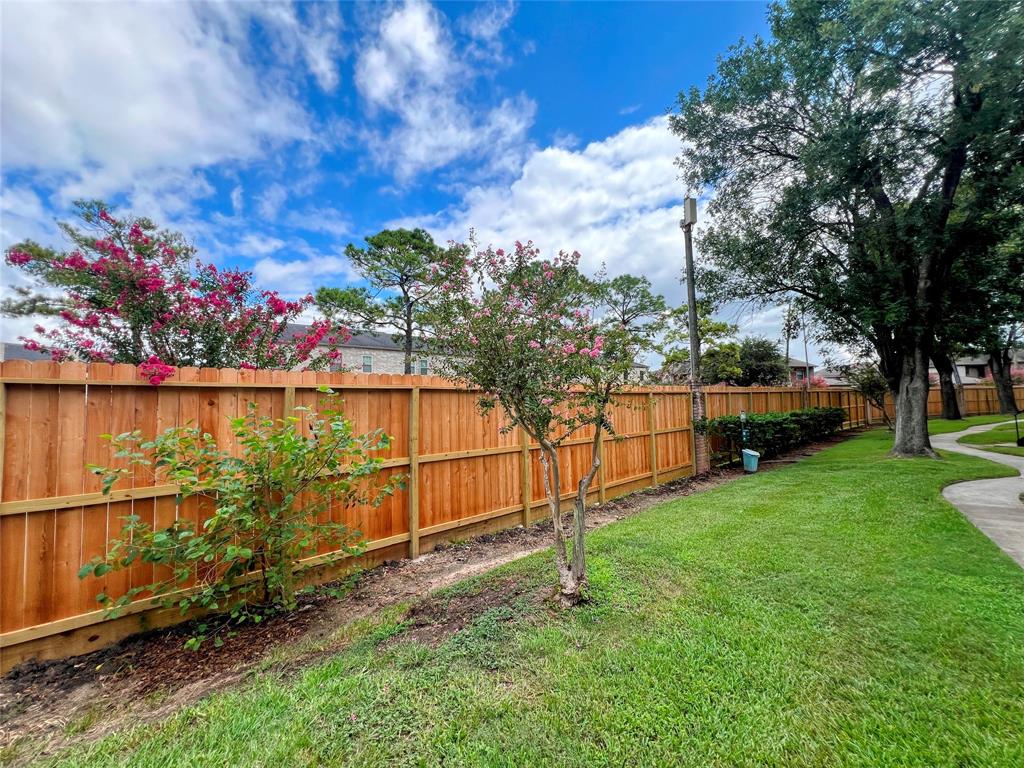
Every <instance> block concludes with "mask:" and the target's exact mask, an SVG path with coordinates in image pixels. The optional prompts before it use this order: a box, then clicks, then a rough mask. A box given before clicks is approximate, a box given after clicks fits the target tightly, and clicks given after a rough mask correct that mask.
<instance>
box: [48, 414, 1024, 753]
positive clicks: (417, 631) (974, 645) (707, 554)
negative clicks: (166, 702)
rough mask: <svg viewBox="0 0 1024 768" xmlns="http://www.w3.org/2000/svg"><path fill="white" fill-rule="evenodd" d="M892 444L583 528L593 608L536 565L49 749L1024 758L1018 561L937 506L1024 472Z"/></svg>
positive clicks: (1023, 629)
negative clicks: (899, 456)
mask: <svg viewBox="0 0 1024 768" xmlns="http://www.w3.org/2000/svg"><path fill="white" fill-rule="evenodd" d="M888 447H889V436H888V435H887V434H886V433H885V432H884V431H874V432H870V433H866V434H863V435H861V436H859V437H856V438H855V439H852V440H850V441H848V442H845V443H842V444H839V445H836V446H834V447H832V448H830V449H828V450H826V451H824V452H822V453H820V454H818V455H816V456H814V457H812V458H810V459H808V460H806V461H803V462H801V463H799V464H797V465H794V466H791V467H787V468H784V469H780V470H776V471H772V472H765V473H760V474H757V475H754V476H750V477H745V478H742V479H740V480H738V481H736V482H734V483H731V484H729V485H726V486H723V487H720V488H718V489H715V490H712V491H710V492H707V493H703V494H699V495H695V496H691V497H688V498H684V499H680V500H677V501H672V502H669V503H666V504H664V505H661V506H659V507H656V508H654V509H652V510H650V511H648V512H645V513H642V514H640V515H637V516H636V517H633V518H631V519H628V520H625V521H623V522H620V523H617V524H614V525H611V526H608V527H607V528H604V529H602V530H600V531H597V532H594V533H593V534H592V535H590V537H589V546H590V548H591V549H590V573H591V582H592V585H593V601H592V603H591V604H589V605H587V606H585V607H583V608H580V609H578V610H574V611H570V612H559V611H555V610H553V609H551V608H550V607H549V605H547V604H544V603H543V602H541V603H538V601H537V600H536V598H535V596H534V594H533V593H534V592H535V591H536V589H538V588H540V587H543V586H545V585H548V584H550V583H552V568H551V565H550V562H549V555H548V554H545V555H540V556H533V557H530V558H527V559H525V560H523V561H519V562H517V563H514V564H512V565H510V566H506V567H504V568H502V569H499V570H498V571H496V572H494V573H491V574H488V575H487V576H485V577H482V578H478V579H475V580H472V581H470V582H466V583H464V584H460V585H458V586H457V587H456V588H454V589H450V590H448V591H447V592H445V593H443V601H442V602H447V603H449V605H450V606H456V605H460V604H464V603H466V602H467V600H469V599H470V598H471V596H472V595H474V594H477V595H478V596H485V595H487V594H489V593H492V592H494V593H507V592H510V591H511V592H512V593H514V594H511V595H510V596H507V597H506V598H503V599H502V600H500V601H498V602H494V603H492V604H491V605H490V607H489V608H486V610H483V612H482V613H480V614H479V615H476V616H475V618H473V617H470V618H469V623H468V624H466V625H465V626H464V627H463V628H462V629H461V630H460V631H457V632H454V633H452V634H449V635H447V636H446V637H436V636H435V637H433V638H432V639H431V638H427V637H426V636H425V635H423V634H421V633H422V631H423V627H422V626H419V627H414V628H412V629H410V628H409V624H416V623H417V622H415V621H407V620H406V619H405V618H404V612H403V611H391V612H390V613H387V614H386V615H383V616H379V617H377V618H376V619H375V620H373V621H370V622H366V623H365V624H363V625H361V626H360V627H359V628H358V629H357V630H348V631H347V635H346V636H347V637H348V638H349V645H348V646H347V647H345V648H344V649H343V650H342V651H340V652H339V654H337V655H335V656H333V657H331V658H330V659H328V660H326V661H322V662H320V663H318V664H317V665H315V666H312V667H307V668H305V669H302V670H298V671H295V670H285V671H284V672H280V671H275V672H272V673H271V672H265V673H263V674H262V675H261V676H259V677H258V678H257V679H255V680H254V681H253V682H252V683H251V684H248V685H247V686H245V687H242V688H238V689H235V690H233V691H230V692H227V693H223V694H218V695H215V696H212V697H210V698H208V699H206V700H204V701H202V702H201V703H199V704H198V705H196V706H194V707H193V708H191V709H189V710H188V711H185V712H183V713H180V714H179V715H177V716H175V717H174V718H172V719H171V720H169V721H167V722H165V723H164V724H162V725H159V726H145V727H138V728H136V729H134V730H130V731H125V732H120V733H115V734H113V735H112V736H109V737H107V738H106V739H105V740H103V741H100V742H98V743H96V744H94V745H93V746H91V747H88V748H79V749H78V750H76V751H75V752H73V753H70V754H65V755H63V756H61V757H60V758H59V760H58V762H59V764H61V765H68V766H71V765H75V766H84V765H88V766H108V765H125V766H127V765H131V766H140V767H141V766H153V767H154V768H171V767H172V766H196V765H202V766H222V765H232V766H248V765H259V766H285V765H287V766H315V765H323V766H341V765H346V766H347V765H352V766H371V765H372V766H377V765H379V766H407V765H408V766H413V765H428V766H429V765H445V766H462V765H486V766H543V765H551V766H601V765H616V766H673V765H694V766H712V765H749V766H773V765H774V766H803V765H817V766H835V765H921V766H925V765H927V766H940V765H949V766H954V765H957V766H960V765H973V766H1020V765H1024V572H1022V571H1021V569H1019V568H1018V567H1017V566H1016V565H1014V563H1013V562H1012V561H1011V560H1010V559H1009V558H1008V557H1006V556H1004V555H1003V554H1002V553H1001V552H1000V551H999V550H998V549H997V548H996V547H995V546H994V545H993V544H992V543H991V542H990V541H989V540H988V539H987V538H985V536H983V535H982V534H980V533H979V532H978V531H976V530H975V529H974V528H973V527H972V526H971V525H970V524H969V523H968V522H967V521H966V520H965V519H964V518H963V517H961V515H960V514H959V513H957V511H956V510H954V509H953V508H952V507H951V506H949V505H947V504H946V503H945V502H944V501H943V500H942V499H941V497H940V495H939V491H940V489H941V488H942V486H943V485H945V484H947V483H950V482H953V481H955V480H959V479H967V478H980V477H993V476H999V475H1002V474H1008V473H1010V470H1009V469H1007V468H1004V467H1000V466H997V465H995V464H993V463H990V462H986V461H984V460H980V459H974V458H970V457H965V456H956V455H950V456H947V457H946V458H945V459H944V460H942V461H934V460H927V459H921V460H896V459H890V458H887V456H886V452H887V449H888ZM420 623H421V622H420ZM410 632H412V635H413V637H419V638H420V640H416V639H412V638H410V636H409V633H410ZM403 635H404V637H403Z"/></svg>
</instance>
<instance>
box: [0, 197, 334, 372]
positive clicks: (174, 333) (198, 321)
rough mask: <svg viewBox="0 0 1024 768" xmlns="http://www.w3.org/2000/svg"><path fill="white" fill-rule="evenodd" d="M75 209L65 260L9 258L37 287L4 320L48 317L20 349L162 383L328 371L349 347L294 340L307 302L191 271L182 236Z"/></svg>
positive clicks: (15, 251) (215, 272)
mask: <svg viewBox="0 0 1024 768" xmlns="http://www.w3.org/2000/svg"><path fill="white" fill-rule="evenodd" d="M76 210H77V213H78V217H79V224H78V226H74V225H72V224H69V223H63V222H62V223H61V224H60V228H61V230H62V232H63V233H64V235H65V236H66V237H67V238H68V240H69V241H70V242H71V245H72V247H71V249H70V250H66V251H60V250H55V249H53V248H48V247H45V246H42V245H39V244H38V243H34V242H30V241H29V242H23V243H19V244H17V245H14V246H12V247H11V248H9V249H8V251H7V254H6V259H7V262H8V263H9V264H11V265H12V266H14V267H17V268H19V269H21V270H23V271H24V272H26V273H27V274H28V275H30V276H32V277H33V278H34V279H35V281H36V285H35V289H34V290H33V289H27V290H23V291H22V292H21V293H20V295H19V296H18V297H17V298H11V299H8V300H6V301H5V302H4V303H3V305H2V307H0V311H2V312H3V313H4V314H7V315H20V316H25V315H48V316H50V317H51V318H53V322H52V323H50V324H49V327H44V326H43V325H37V326H36V328H35V331H36V335H35V336H34V337H32V338H27V339H24V340H23V341H24V344H25V346H26V347H27V348H29V349H33V350H39V351H44V352H49V353H50V355H51V356H52V357H53V358H54V359H56V360H65V359H74V360H82V361H86V362H109V363H133V364H135V365H140V366H142V371H143V373H144V374H145V375H146V376H147V377H148V378H149V379H150V381H151V383H153V384H159V383H160V382H161V381H163V380H164V379H165V378H166V377H167V376H168V375H170V374H171V372H172V366H199V367H216V368H219V367H226V368H260V369H266V368H272V369H286V370H288V369H293V368H296V367H299V366H303V367H309V368H320V367H326V366H327V365H329V364H330V362H331V361H332V360H334V359H335V358H336V357H337V355H338V351H337V347H338V345H340V344H341V343H343V341H344V340H345V339H347V338H348V332H347V330H346V329H344V328H342V327H339V326H336V325H333V324H332V323H330V322H328V321H323V320H321V321H317V322H314V323H313V324H312V325H311V326H310V327H309V328H308V329H307V330H306V331H305V332H303V333H300V334H298V335H292V334H290V333H289V329H288V324H289V322H291V321H292V320H295V319H296V318H298V316H299V315H300V314H301V313H303V312H304V311H306V310H307V309H308V308H309V307H310V306H311V304H312V301H313V299H312V296H307V297H305V298H301V299H298V300H296V301H289V300H285V299H283V298H282V297H281V296H279V295H278V294H277V293H276V292H275V291H259V290H256V288H255V287H254V286H253V284H252V275H251V274H250V273H248V272H243V271H238V270H221V269H218V268H217V267H216V266H214V265H212V264H204V263H202V262H201V261H199V260H198V259H197V258H196V255H195V254H196V251H195V248H193V247H192V246H191V245H190V244H189V243H188V242H187V241H186V239H185V237H184V236H183V235H181V234H180V233H177V232H169V231H167V230H162V229H159V228H158V227H157V226H156V225H155V224H154V223H153V222H152V221H150V220H149V219H145V218H139V217H133V216H127V217H115V216H114V215H113V214H112V213H111V212H110V209H109V208H108V207H107V206H106V205H105V204H103V203H102V202H99V201H90V202H79V203H76Z"/></svg>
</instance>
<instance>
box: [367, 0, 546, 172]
mask: <svg viewBox="0 0 1024 768" xmlns="http://www.w3.org/2000/svg"><path fill="white" fill-rule="evenodd" d="M509 18H511V13H508V14H507V15H506V16H505V17H504V21H501V18H497V19H495V20H492V21H491V22H490V26H489V27H488V26H486V25H483V22H481V23H480V24H481V25H483V26H482V27H481V28H483V27H486V29H485V30H484V31H485V32H487V33H488V34H490V30H491V29H492V28H495V25H498V24H500V26H497V27H496V28H495V31H494V34H497V32H498V31H500V29H501V27H503V26H504V25H505V24H507V22H508V19H509ZM478 26H479V25H478ZM474 40H476V38H474ZM470 58H474V56H472V55H470V53H469V51H468V47H467V48H466V50H461V49H460V48H459V47H458V45H457V44H456V40H455V39H454V37H453V35H452V33H451V31H450V30H449V29H448V27H447V26H446V24H445V21H444V19H443V17H442V16H441V14H440V13H438V12H437V11H436V10H435V9H434V8H433V7H432V6H430V5H428V4H427V3H424V2H422V1H421V0H408V2H406V3H405V4H404V5H401V6H398V7H395V8H394V9H392V10H391V11H390V12H388V13H387V14H385V15H384V16H383V17H382V18H381V19H380V20H379V22H378V23H377V24H376V26H375V28H374V30H373V32H372V33H371V35H370V36H369V38H368V39H367V40H366V41H365V42H364V44H363V46H362V49H361V50H360V51H359V54H358V57H357V60H356V72H355V82H356V86H357V88H358V89H359V93H360V94H361V95H362V97H363V99H364V100H365V101H366V104H367V106H368V108H369V111H370V113H371V114H377V115H379V116H382V117H383V122H385V123H393V125H388V126H386V127H384V128H377V129H375V130H369V131H366V132H364V140H365V141H366V143H367V145H368V146H369V148H370V150H371V152H372V153H373V156H374V157H375V158H376V160H377V162H378V164H380V165H383V166H385V167H388V168H390V169H392V170H393V171H394V173H395V174H396V176H397V177H398V179H399V181H407V180H408V179H410V178H411V177H413V176H415V175H416V174H418V173H420V172H423V171H430V170H435V169H438V168H443V167H445V166H447V165H449V164H450V163H452V162H453V161H454V160H456V159H459V158H464V157H469V156H476V157H479V158H482V157H484V156H485V155H486V158H487V161H488V166H489V168H490V169H491V170H492V171H502V170H507V169H508V167H509V166H510V165H511V164H514V163H518V162H519V161H521V158H522V156H523V151H524V150H525V148H526V146H527V135H526V134H527V131H528V130H529V128H530V126H531V125H532V123H533V118H534V113H535V109H536V105H535V104H534V103H533V102H532V101H531V100H530V99H529V98H527V97H526V96H525V95H522V94H520V95H519V96H517V97H515V98H506V99H503V100H502V101H501V103H500V104H499V105H498V106H496V107H492V108H491V109H486V108H484V109H481V108H479V107H478V106H477V105H474V104H471V103H470V102H469V100H468V99H467V98H466V93H467V91H468V90H469V85H470V84H471V83H472V82H473V80H475V79H476V78H477V77H478V76H479V75H480V73H479V72H478V71H477V70H476V69H475V68H474V67H473V66H472V65H471V64H470V62H469V60H468V59H470Z"/></svg>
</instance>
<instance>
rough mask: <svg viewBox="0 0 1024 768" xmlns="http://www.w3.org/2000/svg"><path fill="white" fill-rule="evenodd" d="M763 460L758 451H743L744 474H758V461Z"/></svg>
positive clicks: (745, 449) (746, 449) (747, 449)
mask: <svg viewBox="0 0 1024 768" xmlns="http://www.w3.org/2000/svg"><path fill="white" fill-rule="evenodd" d="M759 458H761V454H760V453H758V452H757V451H752V450H750V449H749V448H744V449H743V471H744V472H757V460H758V459H759Z"/></svg>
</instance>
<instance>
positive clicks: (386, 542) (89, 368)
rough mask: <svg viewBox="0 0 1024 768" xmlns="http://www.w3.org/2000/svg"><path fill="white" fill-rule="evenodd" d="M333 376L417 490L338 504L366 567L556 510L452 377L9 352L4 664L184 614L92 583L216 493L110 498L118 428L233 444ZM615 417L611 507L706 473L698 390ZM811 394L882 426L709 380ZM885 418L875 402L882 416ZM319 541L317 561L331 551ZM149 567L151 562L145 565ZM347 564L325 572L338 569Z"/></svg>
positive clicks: (125, 575)
mask: <svg viewBox="0 0 1024 768" xmlns="http://www.w3.org/2000/svg"><path fill="white" fill-rule="evenodd" d="M320 386H329V387H332V388H333V389H335V390H337V391H339V392H340V393H341V394H342V397H343V399H344V410H345V412H346V413H347V414H348V415H349V416H350V417H351V419H352V420H353V422H354V427H355V429H357V430H358V431H360V432H365V431H370V430H373V429H376V428H381V429H383V430H384V431H385V432H387V433H388V434H389V435H390V436H391V437H392V441H391V445H390V448H388V449H387V450H386V451H382V452H380V454H379V455H380V458H382V460H383V463H384V468H385V472H386V473H388V474H389V475H390V474H394V473H398V474H402V475H405V476H406V477H407V483H406V488H405V489H404V490H402V491H400V492H398V493H396V494H395V495H393V496H392V497H390V498H389V499H388V500H387V501H385V503H384V504H383V505H382V506H380V507H379V508H376V509H369V508H356V509H351V508H349V509H332V510H331V511H330V515H331V516H332V519H337V520H339V521H342V522H345V523H346V525H348V526H350V527H351V528H353V529H357V530H358V531H360V532H361V534H362V536H363V538H364V540H365V547H364V551H365V553H366V554H365V555H364V556H363V562H364V563H366V564H372V563H374V562H378V561H381V560H387V559H396V558H401V557H405V556H407V555H411V556H416V555H417V554H418V553H419V552H420V551H426V550H429V549H431V548H433V547H434V546H435V545H436V544H438V543H440V542H443V541H445V540H451V539H453V538H463V537H468V536H474V535H479V534H481V533H486V532H489V531H494V530H500V529H502V528H508V527H512V526H515V525H521V524H530V523H533V522H535V521H537V520H539V519H543V518H545V517H546V516H547V514H546V512H545V508H544V491H543V483H542V475H541V468H540V464H539V461H538V456H539V449H538V447H537V446H536V445H535V444H531V442H530V441H528V440H526V439H525V436H524V435H523V434H522V433H520V432H517V431H512V432H508V431H505V430H503V429H502V427H503V426H504V425H503V421H502V419H501V417H500V415H498V414H494V413H492V414H490V415H488V416H481V415H480V414H479V412H478V411H477V407H476V401H477V395H476V394H475V393H473V392H470V391H466V390H465V389H461V388H459V387H456V386H454V385H452V384H451V383H450V382H447V381H445V380H443V379H440V378H438V377H432V376H400V375H388V374H351V373H314V372H308V371H304V372H286V371H251V370H232V369H196V368H182V369H179V370H177V371H175V373H174V375H173V377H172V378H170V379H169V380H168V381H167V382H165V383H164V384H163V385H161V386H159V387H153V386H150V385H149V384H148V383H147V382H146V381H144V380H142V378H141V377H140V375H139V373H138V371H137V369H136V368H135V367H134V366H130V365H107V364H102V363H101V364H91V365H86V364H82V363H61V364H58V363H53V362H31V363H30V362H28V361H22V360H12V361H7V362H3V363H0V411H2V418H0V669H2V670H4V671H6V670H7V669H10V668H11V666H13V665H14V664H16V663H18V662H20V661H22V660H25V659H28V658H32V657H38V658H54V657H63V656H69V655H74V654H78V653H83V652H86V651H89V650H92V649H94V648H99V647H101V646H103V645H106V644H109V643H111V642H114V641H117V640H119V639H121V638H123V637H125V636H127V635H129V634H132V633H133V632H137V631H139V630H140V629H145V628H150V627H159V626H165V625H169V624H172V623H177V622H180V621H182V620H183V617H182V616H181V615H180V614H179V612H178V611H177V609H170V610H168V609H163V608H159V607H154V606H153V605H152V603H151V601H149V600H145V599H140V600H138V601H137V602H135V603H132V604H131V605H130V606H129V607H128V609H127V610H126V611H125V615H123V616H122V617H120V618H117V619H113V620H110V619H107V618H106V617H105V615H104V612H103V611H102V610H99V609H98V604H97V602H96V595H97V594H98V593H99V592H101V591H105V592H106V594H108V595H110V596H112V597H117V596H119V595H120V594H124V593H125V592H126V591H128V590H130V589H131V588H132V587H135V586H138V585H144V584H149V583H151V582H152V581H153V573H152V569H153V567H154V566H152V565H151V564H150V565H147V564H144V563H139V564H138V566H137V567H136V566H133V567H132V568H129V569H126V570H122V571H116V572H113V573H108V574H106V575H105V576H103V577H102V578H94V577H91V576H90V577H88V578H86V579H84V580H80V579H79V578H78V571H79V569H80V567H81V565H82V564H83V563H85V562H87V561H89V560H90V559H91V558H92V557H94V556H97V555H103V554H104V553H105V552H106V548H107V546H108V542H109V541H110V540H111V538H113V537H114V536H116V535H117V533H118V532H119V530H120V528H121V520H122V518H124V517H126V516H128V515H133V514H134V515H139V516H140V518H141V519H143V520H145V521H148V522H149V523H150V524H153V525H157V526H159V525H161V524H163V525H167V524H169V523H170V522H171V521H173V520H175V519H180V518H183V517H184V518H188V519H191V520H194V521H195V522H196V524H201V523H202V521H203V520H205V519H206V518H207V516H208V515H209V514H210V511H211V509H210V507H209V506H208V502H207V501H205V500H200V499H197V498H195V497H192V498H187V499H184V500H179V499H178V496H177V487H176V486H174V485H172V484H166V483H165V484H157V483H154V481H153V479H152V478H151V477H146V476H144V473H142V472H138V473H135V474H133V475H132V476H131V477H130V478H129V479H128V482H127V483H119V484H118V485H117V486H115V488H114V490H113V492H112V493H111V494H110V495H109V496H104V495H103V494H102V493H101V488H100V483H101V479H100V478H99V477H97V476H96V475H93V474H92V473H90V472H87V471H86V470H85V465H86V464H95V465H101V466H108V467H111V466H113V467H116V466H119V462H120V461H121V460H120V459H118V458H117V457H116V456H114V455H113V451H112V448H111V444H110V443H109V442H108V441H104V440H103V439H101V436H102V435H104V434H112V435H118V434H121V433H125V432H130V431H132V430H135V429H139V430H141V432H142V433H143V435H146V436H152V435H155V434H157V433H158V432H162V431H164V430H165V429H167V428H169V427H174V426H182V425H186V424H193V425H196V426H198V427H199V428H200V429H201V430H203V431H205V432H209V433H210V434H211V435H213V436H214V437H215V438H216V440H217V443H218V446H219V447H222V448H225V449H228V450H234V449H236V448H237V446H235V445H233V444H232V439H233V435H232V432H231V428H230V423H229V419H230V418H234V417H237V416H240V415H243V414H244V413H245V412H246V409H247V407H248V404H249V403H255V404H256V406H257V408H258V410H259V412H260V413H261V414H266V415H270V416H272V417H275V418H280V417H282V416H283V415H284V414H286V413H289V412H290V409H291V408H292V407H294V406H300V405H308V406H314V405H316V403H317V397H318V393H317V388H318V387H320ZM619 400H620V402H619V404H618V405H617V406H616V407H615V409H614V411H613V413H612V414H611V417H612V420H613V423H614V426H615V429H616V433H617V434H616V437H615V439H607V440H605V442H604V443H603V445H602V452H603V457H604V461H603V464H602V469H601V472H600V473H599V475H598V478H597V482H596V483H595V486H594V491H593V496H592V500H593V501H603V500H605V499H609V498H612V497H614V496H617V495H620V494H624V493H628V492H631V491H634V490H637V489H640V488H643V487H646V486H650V485H653V484H658V483H662V482H668V481H670V480H673V479H676V478H679V477H685V476H688V475H690V474H692V473H693V459H692V457H693V430H692V428H691V396H690V393H689V391H688V390H687V389H686V388H684V387H656V388H643V389H635V390H631V391H629V392H626V393H622V394H621V395H620V398H619ZM803 402H809V403H810V404H811V405H812V406H830V407H841V408H843V409H844V411H845V413H846V421H845V422H844V426H856V425H859V424H863V423H866V422H868V421H870V420H871V409H870V408H869V407H868V406H866V404H865V403H864V401H863V399H862V398H860V396H859V395H857V394H856V393H854V392H851V391H849V390H845V389H837V388H832V389H829V390H811V391H810V392H808V393H803V392H801V391H800V390H794V389H793V388H789V387H782V388H752V389H740V388H709V389H708V390H707V394H706V396H705V404H706V405H705V412H706V413H707V414H708V415H709V416H716V415H725V414H729V413H734V414H738V413H739V412H740V411H744V410H745V411H747V412H748V413H756V412H768V411H777V410H793V409H797V408H800V407H802V403H803ZM875 415H876V416H877V414H875ZM588 442H589V437H588V435H587V434H586V432H585V431H581V432H580V433H579V435H578V436H576V437H574V438H573V439H571V440H569V441H567V442H566V444H564V445H563V447H562V448H561V449H560V450H561V456H562V460H563V467H564V471H563V476H562V483H563V485H562V488H561V489H560V490H561V493H562V494H563V497H564V498H565V499H566V500H568V499H569V498H570V495H571V494H572V493H573V491H574V488H575V484H576V483H577V482H578V480H579V478H580V476H581V475H582V473H583V472H584V471H585V470H586V468H587V467H588V466H589V448H588V445H587V443H588ZM321 549H322V547H318V551H317V552H316V553H315V554H312V555H311V558H310V560H311V561H313V562H316V558H317V557H319V556H321V555H325V554H329V553H326V552H322V551H320V550H321ZM147 569H148V570H147ZM335 573H336V572H331V571H327V570H319V571H315V572H313V575H314V577H315V578H317V579H320V580H325V579H327V578H331V577H333V576H334V575H335Z"/></svg>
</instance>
